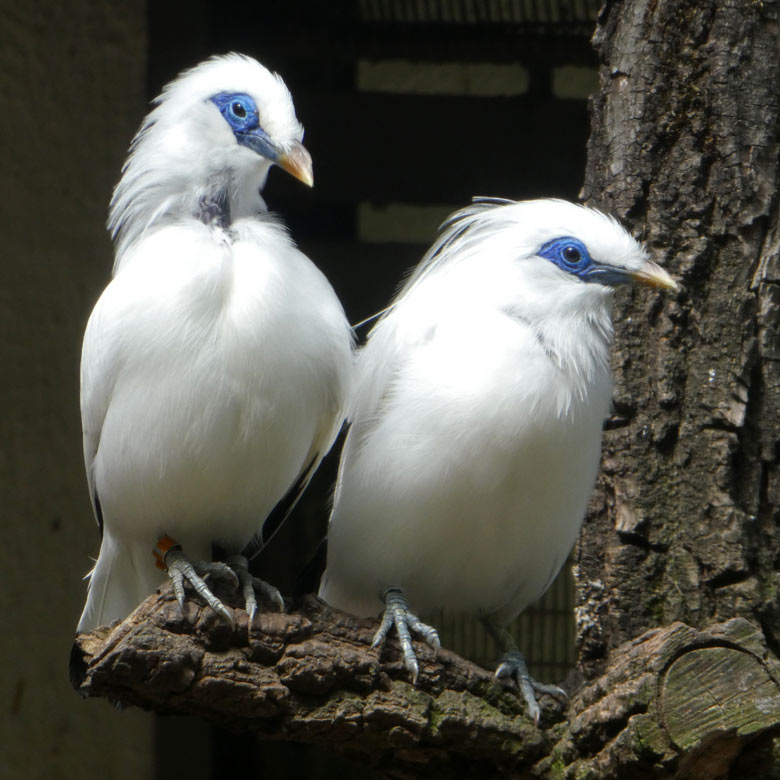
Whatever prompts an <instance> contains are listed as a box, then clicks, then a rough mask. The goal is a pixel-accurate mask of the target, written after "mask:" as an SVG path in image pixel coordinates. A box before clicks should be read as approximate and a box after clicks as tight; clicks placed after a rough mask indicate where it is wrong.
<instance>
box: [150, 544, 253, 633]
mask: <svg viewBox="0 0 780 780" xmlns="http://www.w3.org/2000/svg"><path fill="white" fill-rule="evenodd" d="M154 557H155V559H156V560H157V567H158V568H160V569H163V570H165V571H167V572H168V576H169V577H170V578H171V582H173V592H174V593H175V594H176V599H177V601H178V602H179V606H180V607H181V609H182V611H183V610H184V581H185V580H186V581H187V582H189V583H190V585H192V587H193V588H195V590H196V591H197V592H198V593H199V594H200V596H201V598H202V599H203V600H204V601H205V602H206V603H207V604H208V605H209V606H210V607H211V608H212V609H213V610H214V611H215V612H217V613H218V614H220V615H222V617H223V618H225V620H227V622H228V623H229V624H230V626H231V628H233V627H235V620H234V619H233V614H232V613H231V611H230V610H229V609H228V608H227V607H226V606H225V605H224V604H223V603H222V602H221V601H220V600H219V599H218V598H217V597H216V596H215V595H214V594H213V593H212V592H211V590H210V589H209V586H208V585H207V584H206V582H205V579H206V578H207V577H217V578H222V579H226V580H228V581H229V582H230V583H231V584H232V585H233V587H235V588H237V587H238V585H239V579H238V577H237V576H236V574H235V573H234V572H233V570H232V569H231V568H230V567H229V566H228V565H227V564H224V563H221V562H220V561H194V562H193V561H190V560H189V558H187V556H186V555H185V554H184V552H183V551H182V549H181V545H180V544H177V543H176V542H175V541H174V540H173V539H171V537H170V536H162V537H160V539H159V540H158V541H157V544H156V545H155V548H154Z"/></svg>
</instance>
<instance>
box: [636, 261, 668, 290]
mask: <svg viewBox="0 0 780 780" xmlns="http://www.w3.org/2000/svg"><path fill="white" fill-rule="evenodd" d="M629 276H630V278H631V280H632V281H634V282H637V283H638V284H644V285H647V286H648V287H660V288H661V289H664V290H677V289H679V285H678V284H677V282H675V280H674V279H672V277H671V276H669V274H668V273H667V272H666V271H664V269H663V268H661V266H660V265H658V263H654V262H653V261H652V260H647V261H646V262H645V264H644V265H643V266H642V267H641V268H640V269H639V270H638V271H632V272H631V273H630V274H629Z"/></svg>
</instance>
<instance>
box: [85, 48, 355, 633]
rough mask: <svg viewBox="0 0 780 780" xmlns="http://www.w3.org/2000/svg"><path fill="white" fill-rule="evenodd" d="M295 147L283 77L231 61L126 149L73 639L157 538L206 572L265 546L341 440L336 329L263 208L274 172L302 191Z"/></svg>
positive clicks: (135, 583)
mask: <svg viewBox="0 0 780 780" xmlns="http://www.w3.org/2000/svg"><path fill="white" fill-rule="evenodd" d="M302 135H303V130H302V128H301V126H300V124H299V123H298V121H297V119H296V117H295V113H294V109H293V104H292V99H291V97H290V94H289V92H288V91H287V89H286V87H285V86H284V84H283V82H282V81H281V79H280V78H279V77H278V76H276V75H274V74H272V73H270V72H269V71H267V70H266V69H265V68H264V67H262V66H261V65H260V64H259V63H257V62H256V61H254V60H252V59H250V58H248V57H243V56H240V55H228V56H225V57H216V58H213V59H211V60H209V61H207V62H205V63H202V64H201V65H199V66H197V67H196V68H194V69H192V70H190V71H187V72H185V73H184V74H182V75H181V76H180V77H179V78H178V79H177V80H176V81H174V82H173V83H172V84H170V85H169V86H168V87H167V88H166V89H165V90H164V92H163V94H162V95H161V96H160V98H158V100H157V101H156V106H155V108H154V109H153V110H152V111H151V113H150V114H149V116H148V117H147V118H146V120H145V121H144V123H143V125H142V127H141V129H140V131H139V133H138V135H137V136H136V138H135V140H134V141H133V145H132V147H131V154H130V156H129V158H128V161H127V163H126V165H125V167H124V169H123V175H122V179H121V181H120V182H119V184H118V185H117V187H116V190H115V192H114V197H113V199H112V202H111V214H110V220H109V227H110V229H111V231H112V234H113V235H114V238H115V240H116V262H115V265H114V279H113V281H112V282H111V283H110V284H109V285H108V287H107V288H106V290H105V292H104V293H103V295H102V296H101V298H100V300H99V301H98V303H97V305H96V306H95V309H94V311H93V312H92V315H91V317H90V320H89V323H88V325H87V330H86V333H85V336H84V346H83V353H82V370H81V410H82V420H83V430H84V458H85V463H86V470H87V479H88V483H89V488H90V493H91V496H92V498H93V502H94V505H95V511H96V515H97V518H98V521H99V522H100V523H101V524H102V531H103V539H102V544H101V548H100V555H99V557H98V560H97V563H96V565H95V568H94V570H93V572H92V573H91V576H90V585H89V594H88V598H87V603H86V606H85V608H84V612H83V614H82V616H81V620H80V622H79V626H78V629H79V631H85V630H88V629H90V628H92V627H94V626H96V625H101V624H105V623H109V622H111V621H112V620H115V619H117V618H122V617H124V616H125V615H127V614H128V613H129V612H130V611H131V610H132V609H134V608H135V607H136V606H137V605H138V604H139V603H140V601H141V600H143V599H144V598H145V597H146V596H147V595H149V594H150V593H151V592H153V590H154V589H155V588H156V587H157V586H158V585H159V584H160V582H161V581H162V579H163V578H164V576H165V575H164V573H163V572H161V571H160V569H158V568H156V566H155V558H154V556H153V550H154V548H155V544H156V543H157V541H158V539H160V537H162V536H166V535H167V536H169V537H171V538H172V539H173V540H174V541H175V542H177V543H179V544H180V545H181V547H182V548H183V551H184V553H185V554H186V555H187V556H189V557H190V558H192V559H203V560H209V559H210V557H211V545H212V542H215V543H218V544H219V545H221V546H222V547H223V548H224V549H225V550H226V551H227V552H228V553H229V554H237V553H241V551H242V550H243V549H244V547H245V546H246V545H247V543H248V542H249V541H250V540H251V539H252V538H253V537H254V536H255V535H256V534H259V535H260V545H262V544H263V543H265V542H266V541H267V537H268V535H269V533H272V532H273V530H275V528H268V527H266V528H265V529H263V523H264V521H265V519H266V518H267V517H268V516H269V514H271V513H272V510H273V509H274V507H275V506H276V505H277V504H278V502H280V500H281V499H283V497H285V494H287V493H288V491H291V490H294V491H295V492H296V494H297V492H298V491H299V490H300V489H302V487H303V486H304V485H305V483H306V482H307V480H308V478H309V477H310V475H311V473H312V471H313V470H314V468H316V466H317V464H318V463H319V461H320V459H321V458H322V456H323V455H324V454H325V453H326V452H327V451H328V449H329V448H330V446H331V444H332V443H333V440H334V438H335V436H336V434H337V433H338V430H339V428H340V426H341V423H342V419H343V409H344V404H345V399H346V396H347V393H348V389H349V383H350V380H351V371H352V356H351V347H352V337H351V331H350V328H349V326H348V323H347V321H346V318H345V316H344V313H343V310H342V307H341V305H340V303H339V301H338V299H337V298H336V295H335V293H334V292H333V289H332V288H331V286H330V284H329V283H328V281H327V280H326V279H325V277H324V276H323V275H322V273H320V271H318V270H317V268H316V267H315V266H314V265H313V264H312V263H311V261H310V260H309V259H308V258H307V257H306V256H304V255H303V254H302V253H301V252H300V251H298V250H297V249H296V248H295V246H294V245H293V243H292V242H291V240H290V239H289V237H288V235H287V233H286V231H285V229H284V227H282V226H281V225H280V224H279V223H278V222H277V221H276V219H275V218H274V217H272V216H271V215H269V214H267V213H266V210H265V204H264V202H263V200H262V198H261V196H260V189H261V188H262V186H263V184H264V183H265V180H266V177H267V175H268V171H269V168H270V167H271V165H272V164H277V165H279V166H280V167H282V168H284V169H285V170H287V171H289V172H290V173H292V174H294V175H295V176H297V177H298V178H300V179H301V180H303V181H304V182H306V183H308V184H311V162H310V159H309V157H308V153H307V152H306V150H305V149H304V148H303V146H302V145H301V143H300V141H301V138H302ZM294 497H295V496H292V497H291V500H293V499H294Z"/></svg>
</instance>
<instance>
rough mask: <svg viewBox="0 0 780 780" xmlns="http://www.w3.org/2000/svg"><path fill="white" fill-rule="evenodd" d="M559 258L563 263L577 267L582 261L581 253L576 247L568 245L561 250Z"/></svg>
mask: <svg viewBox="0 0 780 780" xmlns="http://www.w3.org/2000/svg"><path fill="white" fill-rule="evenodd" d="M561 257H563V260H564V262H566V263H569V264H570V265H577V263H579V262H580V260H582V253H581V252H580V250H579V249H577V247H576V246H574V245H572V244H569V245H568V246H565V247H564V248H563V249H562V250H561Z"/></svg>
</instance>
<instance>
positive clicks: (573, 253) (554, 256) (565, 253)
mask: <svg viewBox="0 0 780 780" xmlns="http://www.w3.org/2000/svg"><path fill="white" fill-rule="evenodd" d="M537 254H538V255H539V257H545V258H547V259H548V260H550V261H551V262H552V263H554V264H555V265H557V266H558V268H560V269H561V270H562V271H566V273H570V274H574V275H575V276H581V274H583V273H585V272H586V271H587V270H588V268H590V267H591V265H592V264H593V260H592V259H591V256H590V254H588V249H587V247H586V246H585V244H583V243H582V241H580V240H579V239H578V238H574V237H573V236H562V237H561V238H554V239H552V241H548V242H547V243H545V244H542V246H541V247H540V248H539V251H538V252H537Z"/></svg>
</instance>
